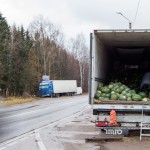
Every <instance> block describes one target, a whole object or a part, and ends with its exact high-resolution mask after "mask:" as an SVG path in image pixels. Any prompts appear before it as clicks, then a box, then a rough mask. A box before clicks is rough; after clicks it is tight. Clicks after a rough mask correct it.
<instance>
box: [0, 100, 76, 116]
mask: <svg viewBox="0 0 150 150" xmlns="http://www.w3.org/2000/svg"><path fill="white" fill-rule="evenodd" d="M71 103H74V102H69V103H65V104H62V105H68V104H71ZM55 105H56V104H55ZM62 105H61V106H62ZM50 108H51V107H47V108H41V109H38V110H33V111H29V112H25V113H21V114H17V115H11V116H7V117H2V118H0V119H8V118H12V117H18V116H22V115H26V114H31V113H35V112H38V111H43V110H47V109H50Z"/></svg>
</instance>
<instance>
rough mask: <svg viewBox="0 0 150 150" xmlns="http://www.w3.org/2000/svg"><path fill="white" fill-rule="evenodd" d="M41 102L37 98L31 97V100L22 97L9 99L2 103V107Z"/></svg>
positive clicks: (0, 102)
mask: <svg viewBox="0 0 150 150" xmlns="http://www.w3.org/2000/svg"><path fill="white" fill-rule="evenodd" d="M36 100H39V98H37V97H29V98H22V97H8V98H6V99H5V100H3V101H0V104H2V105H15V104H23V103H27V102H32V101H36Z"/></svg>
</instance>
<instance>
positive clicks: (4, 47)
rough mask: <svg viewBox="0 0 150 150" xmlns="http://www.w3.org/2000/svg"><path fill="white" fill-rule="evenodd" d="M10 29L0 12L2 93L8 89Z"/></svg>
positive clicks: (0, 75)
mask: <svg viewBox="0 0 150 150" xmlns="http://www.w3.org/2000/svg"><path fill="white" fill-rule="evenodd" d="M9 40H10V29H9V26H8V24H7V21H6V19H5V18H4V17H3V16H2V14H1V13H0V89H1V90H2V93H3V94H6V92H7V91H8V88H7V87H8V84H9V83H8V70H9V64H10V63H9V44H8V43H9Z"/></svg>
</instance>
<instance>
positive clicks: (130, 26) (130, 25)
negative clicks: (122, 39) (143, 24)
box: [117, 12, 132, 30]
mask: <svg viewBox="0 0 150 150" xmlns="http://www.w3.org/2000/svg"><path fill="white" fill-rule="evenodd" d="M117 14H119V15H121V16H122V17H124V18H125V19H126V20H128V22H129V29H130V30H131V29H132V23H131V21H130V20H129V19H128V18H127V17H126V16H124V15H123V14H122V13H121V12H117Z"/></svg>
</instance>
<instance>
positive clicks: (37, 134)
mask: <svg viewBox="0 0 150 150" xmlns="http://www.w3.org/2000/svg"><path fill="white" fill-rule="evenodd" d="M35 138H36V141H37V144H38V146H39V148H40V150H46V147H45V145H44V144H43V142H42V139H41V137H40V133H39V132H37V131H35Z"/></svg>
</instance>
